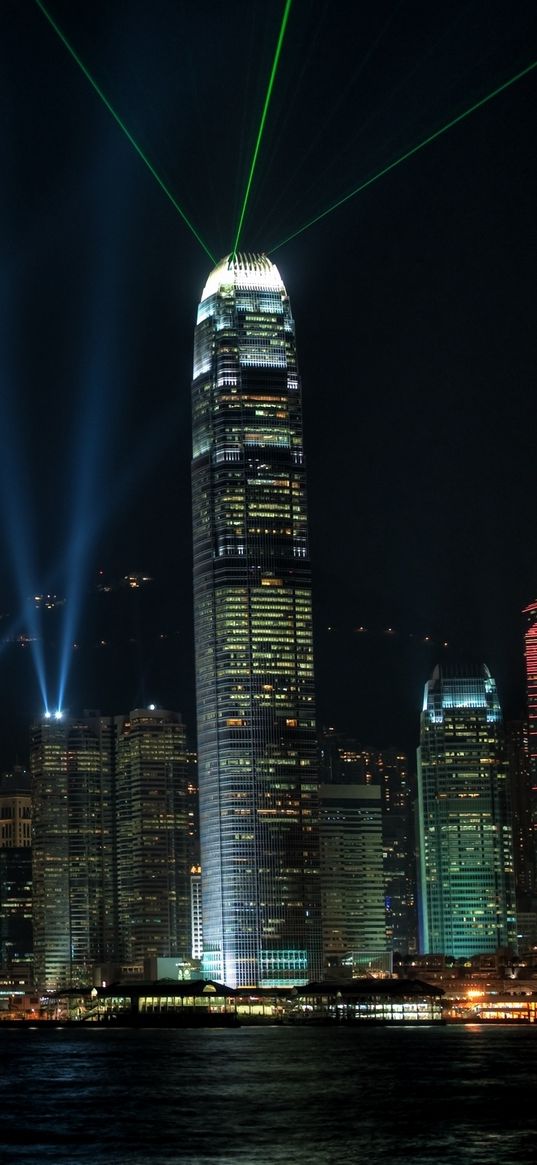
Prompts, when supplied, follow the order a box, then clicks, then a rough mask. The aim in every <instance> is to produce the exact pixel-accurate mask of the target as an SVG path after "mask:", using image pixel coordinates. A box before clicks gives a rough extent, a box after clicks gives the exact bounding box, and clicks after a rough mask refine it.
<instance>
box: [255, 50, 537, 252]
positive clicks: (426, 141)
mask: <svg viewBox="0 0 537 1165" xmlns="http://www.w3.org/2000/svg"><path fill="white" fill-rule="evenodd" d="M533 69H537V61H532V63H531V65H527V66H526V68H525V69H521V71H520V72H519V73H515V75H514V76H513V77H510V78H509V80H508V81H504V82H503V84H502V85H498V86H497V88H496V89H493V90H492V91H491V92H490V93H487V94H486V95H485V97H481V98H480V100H479V101H475V102H474V104H473V105H470V106H469V107H468V109H465V110H463V112H462V113H459V114H458V115H457V117H452V118H451V120H450V121H446V122H445V124H444V125H441V126H440V129H437V130H435V132H434V133H432V134H429V135H428V137H426V138H423V140H422V141H421V142H418V144H417V145H416V146H412V149H410V150H406V151H405V153H404V154H400V156H399V157H398V158H395V160H394V161H393V162H389V163H388V165H387V166H383V167H382V169H381V170H377V172H376V174H373V175H372V177H371V178H367V179H366V180H365V182H361V183H360V185H359V186H356V187H355V188H354V190H350V191H349V193H348V194H345V195H344V196H343V198H338V200H337V202H332V203H331V205H330V206H328V207H327V208H326V210H323V211H322V212H321V214H317V215H315V218H310V219H309V220H308V222H306V223H304V225H303V226H301V227H299V229H298V230H296V231H293V233H292V234H291V235H287V237H286V238H285V239H282V240H281V242H280V243H278V244H277V245H276V246H275V247H272V248H271V250H270V251H269V252H268V254H269V255H272V254H274V251H278V250H279V249H280V247H284V246H285V244H286V243H290V242H291V240H292V239H296V238H297V237H298V235H302V234H303V233H304V231H307V230H309V228H310V227H313V226H315V224H316V223H318V222H321V221H322V219H323V218H327V216H328V215H329V214H332V211H333V210H338V209H339V207H340V206H344V205H345V203H346V202H350V200H351V198H355V197H356V195H357V194H361V192H362V190H367V187H368V186H372V185H373V183H374V182H378V180H379V178H383V177H384V175H385V174H389V173H390V171H391V170H395V168H396V166H400V165H401V163H402V162H406V161H408V159H409V158H413V157H414V154H418V153H419V151H420V150H424V149H425V147H426V146H429V145H430V144H431V142H434V141H436V139H437V138H439V137H441V136H442V134H445V133H447V131H448V129H453V126H454V125H459V123H460V122H461V121H465V119H466V118H467V117H470V115H471V114H472V113H475V112H476V110H478V109H482V108H483V106H484V105H487V104H488V102H489V101H492V99H493V98H494V97H497V96H498V94H499V93H504V92H505V90H506V89H510V88H511V85H515V84H516V82H517V81H520V80H521V79H522V77H526V76H527V75H528V73H531V72H532V71H533Z"/></svg>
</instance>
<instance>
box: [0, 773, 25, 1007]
mask: <svg viewBox="0 0 537 1165" xmlns="http://www.w3.org/2000/svg"><path fill="white" fill-rule="evenodd" d="M32 963H33V936H32V799H31V793H30V777H29V774H28V773H27V772H25V771H24V770H23V769H16V770H15V772H13V773H4V774H2V775H1V776H0V976H1V977H2V978H3V979H7V980H8V981H12V982H16V983H19V984H21V983H22V984H24V985H25V986H28V985H30V984H31V982H32V978H33V970H32Z"/></svg>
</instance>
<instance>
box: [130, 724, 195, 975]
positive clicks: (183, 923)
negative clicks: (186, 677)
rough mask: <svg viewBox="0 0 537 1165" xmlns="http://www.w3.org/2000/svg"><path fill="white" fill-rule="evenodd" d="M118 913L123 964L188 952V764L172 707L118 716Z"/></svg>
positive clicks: (183, 738) (181, 728)
mask: <svg viewBox="0 0 537 1165" xmlns="http://www.w3.org/2000/svg"><path fill="white" fill-rule="evenodd" d="M115 727H116V750H117V757H116V764H115V805H116V834H117V837H116V850H117V913H118V933H119V940H120V951H119V954H120V958H121V961H122V962H128V963H142V962H143V961H144V959H149V958H156V957H171V956H178V957H180V958H186V957H188V956H189V955H190V948H191V941H190V881H189V864H188V857H189V797H188V778H189V763H188V755H187V754H188V750H187V743H186V732H185V726H184V724H183V721H182V719H181V717H180V715H179V714H178V713H177V712H167V711H163V710H161V709H156V708H149V709H143V708H137V709H135V711H133V712H131V713H130V714H129V716H127V717H117V718H116V721H115Z"/></svg>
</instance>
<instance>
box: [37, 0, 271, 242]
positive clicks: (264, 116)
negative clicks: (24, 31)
mask: <svg viewBox="0 0 537 1165" xmlns="http://www.w3.org/2000/svg"><path fill="white" fill-rule="evenodd" d="M38 2H39V0H38ZM291 4H292V0H285V8H284V10H283V16H282V22H281V25H280V31H279V33H278V40H277V42H276V50H275V53H274V59H273V61H272V68H271V70H270V77H269V82H268V85H267V92H266V94H265V102H264V105H263V111H262V113H261V121H260V122H259V129H258V131H257V141H256V143H255V146H254V152H253V154H252V161H251V164H250V172H249V174H248V181H247V183H246V190H245V192H244V198H243V202H242V208H241V213H240V216H239V225H238V227H237V233H236V235H235V242H234V244H233V251H232V254H233V255H236V254H237V250H238V247H239V241H240V237H241V234H242V227H243V223H244V217H245V214H246V207H247V206H248V200H249V198H250V190H251V189H252V182H253V180H254V173H255V168H256V165H257V158H258V154H259V150H260V148H261V141H262V138H263V133H264V130H265V122H266V120H267V114H268V110H269V105H270V99H271V97H272V90H273V88H274V81H275V79H276V73H277V71H278V64H279V61H280V56H281V51H282V47H283V42H284V37H285V30H286V28H287V22H288V20H289V13H290V11H291Z"/></svg>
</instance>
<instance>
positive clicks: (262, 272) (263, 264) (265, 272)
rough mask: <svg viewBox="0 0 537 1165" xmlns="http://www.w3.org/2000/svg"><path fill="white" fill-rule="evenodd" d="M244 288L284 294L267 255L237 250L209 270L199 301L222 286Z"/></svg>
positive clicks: (280, 279)
mask: <svg viewBox="0 0 537 1165" xmlns="http://www.w3.org/2000/svg"><path fill="white" fill-rule="evenodd" d="M224 287H232V288H244V289H247V290H251V291H256V290H257V291H277V292H280V293H282V294H284V295H285V287H284V285H283V280H282V277H281V275H280V272H279V271H278V268H277V267H276V266H275V264H274V263H272V262H271V260H270V259H269V258H268V256H267V255H263V254H253V253H251V252H249V251H238V252H237V254H236V255H226V256H225V258H224V259H222V260H221V261H220V263H217V265H216V267H215V268H214V269H213V270H212V271H211V274H210V275H209V278H208V280H207V282H206V284H205V287H204V289H203V293H202V296H201V302H202V303H203V300H204V299H208V298H209V296H211V295H216V294H217V293H218V292H219V291H220V290H221V289H222V288H224Z"/></svg>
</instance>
